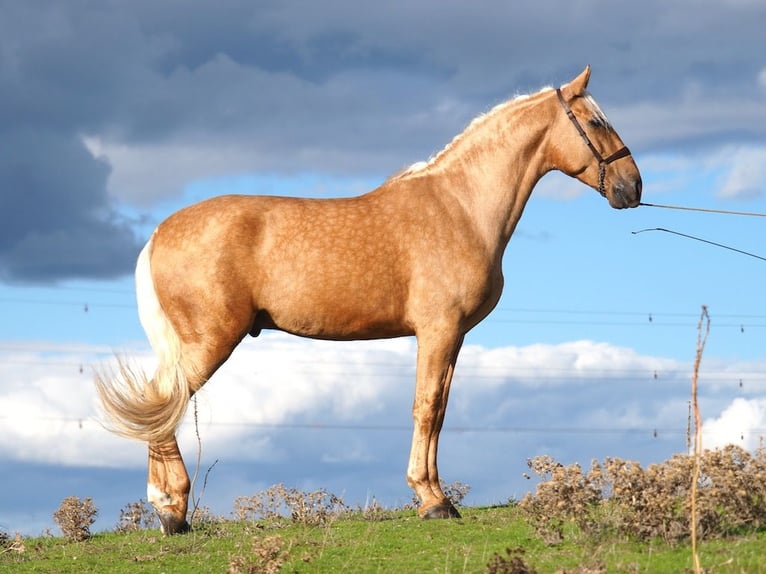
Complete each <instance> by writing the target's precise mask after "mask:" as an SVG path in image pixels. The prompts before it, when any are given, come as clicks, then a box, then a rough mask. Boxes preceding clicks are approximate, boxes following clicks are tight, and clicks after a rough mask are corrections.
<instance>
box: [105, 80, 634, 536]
mask: <svg viewBox="0 0 766 574" xmlns="http://www.w3.org/2000/svg"><path fill="white" fill-rule="evenodd" d="M590 73H591V70H590V67H589V66H587V67H586V68H585V69H584V70H583V71H582V72H581V73H580V74H579V75H578V76H577V77H575V78H574V79H573V80H572V81H570V82H569V83H567V84H564V85H563V86H561V87H560V88H558V89H553V88H551V87H547V88H543V89H542V90H541V91H539V92H537V93H534V94H531V95H523V96H518V97H515V98H512V99H510V100H508V101H506V102H504V103H501V104H499V105H497V106H495V107H494V108H493V109H491V110H490V111H489V112H487V113H485V114H483V115H480V116H478V117H476V118H475V119H474V120H473V121H472V122H471V123H470V124H469V125H468V126H467V128H466V129H465V130H464V131H463V132H462V133H461V134H459V135H457V136H456V137H455V138H454V139H453V140H452V141H451V142H450V143H449V144H448V145H447V146H446V147H445V148H444V149H443V150H442V151H440V152H439V153H437V154H435V155H434V156H432V157H431V159H429V160H428V161H427V162H420V163H417V164H413V165H412V166H411V167H409V168H407V169H405V170H403V171H401V172H400V173H397V174H395V175H393V176H391V177H390V178H389V179H387V180H386V181H384V182H383V183H382V184H381V185H380V186H379V187H378V188H376V189H374V190H372V191H370V192H368V193H365V194H363V195H359V196H356V197H345V198H331V199H316V198H295V197H274V196H244V195H225V196H220V197H214V198H212V199H208V200H205V201H202V202H200V203H197V204H194V205H191V206H189V207H186V208H184V209H181V210H180V211H177V212H176V213H174V214H172V215H171V216H170V217H168V218H167V219H166V220H165V221H164V222H162V223H161V224H160V225H159V226H158V227H157V228H156V229H155V231H154V232H153V234H152V236H151V237H150V239H149V241H148V242H147V243H146V245H145V247H144V248H143V250H142V251H141V253H140V255H139V257H138V262H137V265H136V296H137V300H138V307H139V318H140V320H141V324H142V326H143V328H144V330H145V331H146V335H147V337H148V339H149V342H150V343H151V346H152V348H153V350H154V352H155V354H156V355H157V360H158V365H157V368H156V371H155V372H154V374H153V376H152V377H151V378H149V377H147V376H146V375H145V374H144V373H142V372H140V370H137V369H135V368H132V367H131V366H130V365H129V364H128V363H127V362H126V361H124V360H118V362H117V367H116V371H113V372H110V373H101V374H97V376H96V387H97V391H98V394H99V397H100V399H101V403H102V410H103V411H104V413H105V415H106V416H107V417H108V419H110V422H108V423H106V424H107V426H109V428H110V430H112V431H114V432H116V433H118V434H120V435H124V436H126V437H130V438H133V439H138V440H141V441H145V442H147V443H148V448H149V462H148V471H149V472H148V480H147V498H148V501H149V502H150V503H151V504H152V505H153V507H154V509H155V510H156V512H157V515H158V516H159V519H160V523H161V529H162V532H163V533H164V534H166V535H170V534H175V533H180V532H184V531H187V530H188V529H189V525H188V523H187V520H186V513H187V510H188V497H189V490H190V482H189V476H188V473H187V471H186V467H185V465H184V462H183V459H182V457H181V453H180V451H179V448H178V444H177V442H176V438H175V434H176V430H177V427H178V425H179V424H180V421H181V419H182V417H183V416H184V413H185V410H186V407H187V404H188V402H189V399H190V397H191V396H192V395H193V394H194V393H196V392H197V391H198V390H199V389H200V388H201V387H202V385H204V384H205V382H206V381H207V380H208V379H210V377H211V376H212V375H213V373H214V372H215V371H216V369H218V367H220V366H221V365H222V364H223V363H224V361H226V360H227V358H228V357H229V355H230V354H231V353H232V351H233V350H234V348H235V347H236V346H237V345H238V344H239V343H240V342H241V341H242V339H244V338H245V336H246V335H248V334H249V335H252V336H253V337H256V336H258V334H259V333H260V332H261V331H262V330H264V329H278V330H282V331H285V332H288V333H292V334H294V335H298V336H302V337H310V338H316V339H327V340H338V341H342V340H356V339H380V338H391V337H403V336H415V337H416V340H417V359H416V376H415V397H414V402H413V407H412V416H413V435H412V444H411V451H410V456H409V463H408V466H407V471H406V478H407V482H408V484H409V486H410V487H411V488H412V489H413V490H414V491H415V493H416V495H417V497H418V499H419V501H420V504H419V507H418V514H419V516H420V517H421V518H458V517H459V516H460V514H459V513H458V511H457V510H456V509H455V507H454V506H453V505H452V504H451V503H450V501H449V499H448V498H447V497H446V496H445V494H444V492H443V490H442V487H441V486H440V483H439V471H438V468H437V448H438V442H439V433H440V430H441V428H442V423H443V422H444V415H445V412H446V409H447V399H448V396H449V390H450V383H451V381H452V375H453V372H454V370H455V364H456V361H457V357H458V352H459V351H460V347H461V345H462V343H463V339H464V337H465V335H466V333H467V332H468V331H470V330H471V328H473V327H474V326H475V325H476V324H478V323H479V322H480V321H481V320H483V319H484V318H485V317H486V316H487V315H488V314H489V313H490V311H492V309H493V308H494V307H495V305H496V304H497V302H498V300H499V298H500V294H501V292H502V289H503V272H502V257H503V252H504V250H505V248H506V245H507V244H508V241H509V240H510V238H511V235H512V234H513V232H514V229H515V228H516V225H517V223H518V222H519V218H520V217H521V215H522V212H523V210H524V207H525V205H526V203H527V200H528V199H529V197H530V194H531V192H532V189H533V188H534V187H535V185H536V184H537V182H538V181H539V180H540V178H541V177H542V176H543V175H544V174H546V173H548V172H549V171H552V170H559V171H561V172H563V173H565V174H567V175H568V176H570V177H573V178H576V179H577V180H579V181H580V182H582V183H584V184H585V185H587V186H590V187H592V188H594V189H595V190H597V191H598V192H599V193H600V194H601V195H602V196H604V197H605V198H606V199H607V201H608V202H609V205H610V206H611V207H613V208H615V209H623V208H632V207H636V206H637V205H638V204H639V202H640V199H641V175H640V173H639V171H638V167H637V166H636V163H635V161H634V159H633V157H632V156H631V153H630V151H629V150H628V148H627V147H626V146H625V145H624V144H623V142H622V140H621V139H620V137H619V136H618V134H617V133H616V131H615V130H614V128H613V127H612V125H611V123H610V122H609V121H608V120H607V118H606V116H605V115H604V113H603V112H602V111H601V109H600V108H599V106H598V104H597V103H596V101H595V100H594V99H593V97H592V96H591V95H590V93H589V92H588V91H587V89H586V88H587V85H588V81H589V78H590ZM611 150H615V151H613V152H611V153H610V151H611ZM605 154H609V155H606V157H605Z"/></svg>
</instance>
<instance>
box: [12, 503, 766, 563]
mask: <svg viewBox="0 0 766 574" xmlns="http://www.w3.org/2000/svg"><path fill="white" fill-rule="evenodd" d="M461 512H462V513H463V518H462V519H460V520H450V521H423V520H420V519H418V518H417V516H416V514H415V512H414V511H412V510H398V511H383V512H375V513H365V512H362V511H354V512H345V513H343V514H340V515H337V516H331V517H329V518H328V519H326V520H323V521H321V523H318V524H308V523H305V522H299V521H295V520H291V519H285V518H281V519H280V518H271V519H268V520H258V521H252V520H236V521H235V520H225V521H224V520H220V519H210V518H207V519H205V520H203V521H202V522H201V523H199V524H198V525H197V527H196V528H195V530H194V531H193V532H192V533H190V534H188V535H183V536H175V537H163V536H162V535H161V534H160V532H159V531H158V530H155V529H140V530H137V531H134V532H109V533H98V534H95V535H93V536H91V537H90V538H88V539H86V540H84V541H81V542H73V541H68V540H67V539H65V538H58V537H50V536H49V537H41V538H24V539H20V538H17V539H15V540H14V539H13V537H9V538H8V539H6V540H5V541H4V542H3V544H2V547H1V551H2V553H1V554H0V571H1V572H14V573H19V574H21V573H25V572H57V573H66V572H73V573H74V572H77V573H78V574H79V573H82V572H89V573H98V572H109V573H121V572H125V573H127V572H130V573H136V572H167V573H175V572H200V573H202V572H222V573H231V574H239V573H248V574H258V573H276V572H353V573H366V572H444V573H457V572H475V573H485V572H488V573H491V574H511V573H512V574H524V573H529V572H538V573H540V574H544V573H555V572H562V571H564V572H570V573H580V574H586V573H589V574H590V573H601V572H630V573H638V572H650V573H653V574H655V573H657V574H659V573H663V572H667V573H673V574H678V573H682V572H689V571H691V567H692V557H691V551H690V548H689V545H688V543H677V544H669V543H666V542H663V541H660V540H650V541H644V542H634V541H631V540H628V539H627V538H626V537H623V536H615V535H604V536H598V537H593V536H592V535H591V536H585V535H583V534H582V533H580V532H579V531H578V530H577V528H576V526H575V525H573V524H572V525H567V526H566V527H565V530H566V533H565V536H564V539H563V540H562V541H561V542H558V543H556V544H553V545H549V544H546V543H544V542H543V540H542V539H541V538H540V537H539V536H538V535H537V534H535V532H534V530H533V529H532V527H531V526H529V525H528V524H527V522H526V521H525V519H524V517H523V515H522V513H521V511H520V509H519V508H518V506H516V505H512V506H504V507H493V508H463V509H462V510H461ZM764 548H766V533H764V532H762V531H761V532H753V533H749V534H745V535H739V536H736V537H727V538H725V539H716V540H711V541H705V542H703V543H702V544H701V548H700V558H701V562H702V565H703V567H705V568H706V569H708V571H711V572H715V573H728V572H731V573H736V574H742V573H743V572H744V573H758V572H766V553H764ZM509 550H510V552H509Z"/></svg>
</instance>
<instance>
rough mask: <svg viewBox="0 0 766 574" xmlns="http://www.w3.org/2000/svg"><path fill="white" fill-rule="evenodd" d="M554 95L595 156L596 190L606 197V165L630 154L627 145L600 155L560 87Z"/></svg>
mask: <svg viewBox="0 0 766 574" xmlns="http://www.w3.org/2000/svg"><path fill="white" fill-rule="evenodd" d="M556 95H557V96H558V97H559V102H561V105H562V106H563V108H564V111H565V112H566V113H567V116H569V119H570V120H571V121H572V124H574V127H575V129H577V133H579V134H580V137H581V138H582V139H583V141H584V142H585V145H587V146H588V148H589V149H590V151H591V153H593V157H595V158H596V161H598V192H599V193H600V194H601V195H603V196H604V197H606V190H605V189H604V178H605V177H606V166H608V165H609V164H610V163H612V162H613V161H617V160H618V159H621V158H623V157H628V156H629V155H630V150H629V149H628V146H622V147H621V148H620V149H618V150H617V151H616V152H614V153H613V154H612V155H610V156H608V157H604V156H602V155H601V152H599V151H598V150H597V149H596V146H594V145H593V142H592V141H590V138H589V137H588V134H587V133H585V130H584V129H583V127H582V126H581V125H580V122H579V121H577V118H576V117H575V115H574V112H573V111H572V108H570V107H569V104H567V102H566V100H565V99H564V95H563V94H562V93H561V88H556Z"/></svg>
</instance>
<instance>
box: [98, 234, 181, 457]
mask: <svg viewBox="0 0 766 574" xmlns="http://www.w3.org/2000/svg"><path fill="white" fill-rule="evenodd" d="M151 245H152V240H151V239H150V240H149V242H148V243H147V244H146V245H145V246H144V248H143V250H142V251H141V254H140V255H139V256H138V262H137V264H136V298H137V300H138V314H139V318H140V319H141V325H142V326H143V327H144V331H146V335H147V337H148V338H149V342H150V343H151V345H152V348H153V349H154V352H155V353H156V355H157V359H158V365H157V370H156V371H155V373H154V376H153V377H152V379H151V380H149V379H148V378H147V376H146V374H145V373H143V372H142V371H141V370H140V369H136V368H134V367H132V366H131V365H129V364H128V363H127V361H125V360H124V359H122V358H120V357H118V358H117V372H115V371H114V370H108V371H107V372H97V373H96V390H97V391H98V395H99V397H100V399H101V404H102V405H103V409H104V412H105V413H106V415H107V416H108V418H109V420H110V423H109V424H108V425H107V426H108V428H109V429H110V430H111V431H113V432H115V433H117V434H119V435H122V436H126V437H129V438H134V439H138V440H143V441H147V442H162V441H164V440H167V439H168V438H170V437H172V436H173V435H175V431H176V428H177V427H178V425H179V423H180V422H181V419H182V418H183V416H184V413H185V412H186V407H187V405H188V403H189V398H190V397H191V391H190V389H189V383H188V379H187V371H186V370H185V369H184V366H183V364H182V361H181V340H180V339H179V338H178V334H177V333H176V331H175V329H174V328H173V325H172V324H171V323H170V321H169V320H168V317H167V315H165V312H164V311H163V310H162V306H161V305H160V303H159V300H158V299H157V293H156V291H155V288H154V281H153V280H152V274H151V262H150V256H151Z"/></svg>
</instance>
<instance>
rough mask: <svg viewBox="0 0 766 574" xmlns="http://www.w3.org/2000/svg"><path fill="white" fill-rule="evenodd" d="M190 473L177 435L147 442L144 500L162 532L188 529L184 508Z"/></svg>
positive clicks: (187, 497) (185, 508)
mask: <svg viewBox="0 0 766 574" xmlns="http://www.w3.org/2000/svg"><path fill="white" fill-rule="evenodd" d="M190 487H191V484H190V482H189V474H188V473H187V471H186V466H185V465H184V461H183V458H182V457H181V452H180V451H179V450H178V443H177V442H176V438H175V437H172V438H170V439H169V440H168V441H166V442H162V443H149V477H148V479H147V483H146V497H147V500H148V501H149V502H150V503H151V504H152V506H154V509H155V510H156V511H157V516H158V517H159V519H160V528H161V529H162V532H163V533H164V534H179V533H182V532H186V531H188V530H189V524H188V523H187V522H186V511H187V509H188V505H189V489H190Z"/></svg>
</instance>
